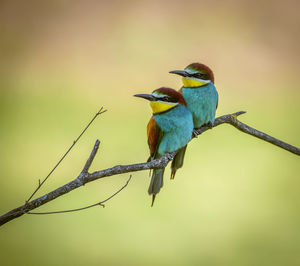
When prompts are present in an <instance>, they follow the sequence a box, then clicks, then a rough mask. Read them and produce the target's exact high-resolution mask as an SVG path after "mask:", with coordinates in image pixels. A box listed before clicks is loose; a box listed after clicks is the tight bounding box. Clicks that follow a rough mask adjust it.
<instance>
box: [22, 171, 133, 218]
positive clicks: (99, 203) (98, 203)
mask: <svg viewBox="0 0 300 266" xmlns="http://www.w3.org/2000/svg"><path fill="white" fill-rule="evenodd" d="M130 180H131V175H130V176H129V178H128V180H127V181H126V183H125V185H124V186H123V187H121V188H120V189H119V190H118V191H117V192H115V193H114V194H112V195H111V196H109V197H108V198H107V199H105V200H103V201H99V202H97V203H94V204H92V205H88V206H86V207H82V208H78V209H72V210H64V211H53V212H27V214H38V215H43V214H57V213H68V212H77V211H82V210H86V209H89V208H92V207H96V206H101V207H103V208H104V207H105V205H104V204H103V203H105V202H107V201H109V200H110V199H111V198H113V197H115V196H116V195H117V194H119V193H120V192H121V191H122V190H123V189H124V188H125V187H127V185H128V183H129V181H130Z"/></svg>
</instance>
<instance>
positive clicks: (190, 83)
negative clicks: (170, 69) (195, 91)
mask: <svg viewBox="0 0 300 266" xmlns="http://www.w3.org/2000/svg"><path fill="white" fill-rule="evenodd" d="M182 83H183V87H186V88H194V87H201V86H203V85H206V84H207V82H204V81H200V80H195V79H191V78H187V77H183V78H182Z"/></svg>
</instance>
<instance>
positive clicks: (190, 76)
mask: <svg viewBox="0 0 300 266" xmlns="http://www.w3.org/2000/svg"><path fill="white" fill-rule="evenodd" d="M169 73H173V74H177V75H180V76H182V82H183V87H182V88H181V89H180V90H179V92H180V93H182V95H183V98H184V100H185V102H186V104H187V108H188V109H189V110H190V111H191V113H192V114H193V121H194V127H195V128H196V129H197V128H200V127H201V126H203V125H205V124H207V125H208V126H210V127H212V126H213V123H214V121H215V114H216V109H217V107H218V92H217V90H216V87H215V85H214V74H213V72H212V70H211V69H210V68H209V67H208V66H206V65H204V64H200V63H192V64H190V65H188V66H187V67H186V68H185V69H184V70H174V71H170V72H169ZM185 151H186V146H185V147H183V148H181V149H180V150H179V151H178V152H177V154H176V156H175V158H174V159H173V162H172V165H173V164H174V166H173V168H174V169H175V172H176V169H178V168H180V167H181V166H182V164H183V159H184V155H185ZM175 172H174V175H173V178H174V176H175Z"/></svg>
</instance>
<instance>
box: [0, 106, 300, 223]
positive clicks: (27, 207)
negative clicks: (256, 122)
mask: <svg viewBox="0 0 300 266" xmlns="http://www.w3.org/2000/svg"><path fill="white" fill-rule="evenodd" d="M243 113H245V112H237V113H234V114H229V115H223V116H220V117H218V118H216V120H215V123H214V125H213V127H216V126H218V125H221V124H224V123H227V124H230V125H232V126H234V127H236V128H237V129H239V130H241V131H243V132H244V130H246V131H249V132H246V133H248V134H251V135H253V136H255V137H257V138H260V139H262V140H265V141H268V142H270V143H272V144H275V145H277V146H278V147H281V148H283V149H285V150H287V151H290V152H293V153H294V154H297V155H300V149H298V148H296V147H294V146H291V145H289V144H287V143H285V142H282V141H280V140H277V139H275V138H273V137H271V138H272V139H273V140H272V141H271V140H270V139H269V137H270V136H269V135H267V134H265V133H262V132H260V131H258V130H256V129H254V128H251V127H249V126H247V125H245V124H243V123H241V122H240V121H239V120H237V119H236V118H237V116H238V115H241V114H243ZM209 129H210V127H206V126H204V127H201V128H200V129H198V130H197V132H198V133H197V134H201V133H203V132H205V131H207V130H209ZM250 132H251V133H250ZM274 140H275V141H274ZM97 143H98V142H97V141H96V143H95V145H94V148H93V151H92V152H91V155H90V157H89V159H88V161H89V160H91V161H92V160H93V158H94V157H95V156H96V153H97V147H96V145H97ZM94 151H95V152H94ZM175 154H176V152H173V153H170V154H164V155H163V156H162V157H160V158H159V159H156V160H153V161H150V162H146V163H138V164H131V165H117V166H114V167H112V168H109V169H104V170H101V171H96V172H93V173H87V172H86V173H85V172H84V171H82V172H81V173H80V175H79V176H78V177H77V178H75V179H74V180H72V181H71V182H69V183H67V184H65V185H63V186H61V187H59V188H57V189H55V190H53V191H51V192H49V193H47V194H45V195H44V196H41V197H39V198H37V199H34V200H32V201H31V202H29V203H27V204H24V205H22V206H20V207H18V208H15V209H13V210H11V211H9V212H8V213H6V214H4V215H2V216H1V217H0V226H1V225H3V224H5V223H7V222H9V221H11V220H13V219H15V218H17V217H19V216H22V215H23V214H25V213H28V212H29V211H31V210H33V209H36V208H38V207H40V206H42V205H44V204H46V203H47V202H49V201H52V200H54V199H56V198H58V197H60V196H62V195H64V194H66V193H69V192H70V191H72V190H74V189H77V188H79V187H81V186H83V185H85V184H86V183H89V182H92V181H95V180H97V179H100V178H104V177H107V176H113V175H118V174H123V173H129V172H134V171H141V170H148V169H157V168H164V167H166V166H167V164H168V163H169V161H170V160H172V159H173V158H174V156H175ZM87 164H88V162H86V165H87ZM84 169H86V167H84V168H83V170H84Z"/></svg>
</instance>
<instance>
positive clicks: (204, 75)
mask: <svg viewBox="0 0 300 266" xmlns="http://www.w3.org/2000/svg"><path fill="white" fill-rule="evenodd" d="M194 77H195V78H198V79H206V80H207V79H209V76H208V75H207V74H202V73H196V74H194Z"/></svg>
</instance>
